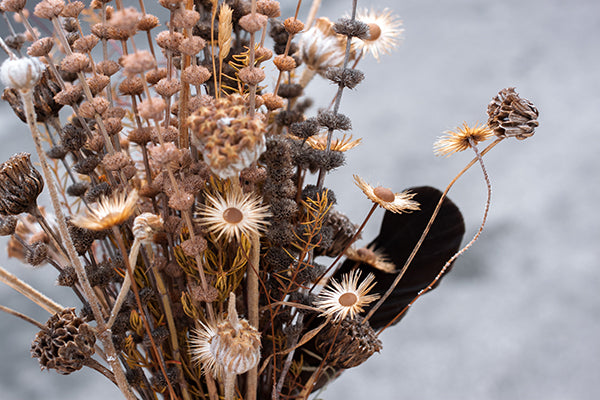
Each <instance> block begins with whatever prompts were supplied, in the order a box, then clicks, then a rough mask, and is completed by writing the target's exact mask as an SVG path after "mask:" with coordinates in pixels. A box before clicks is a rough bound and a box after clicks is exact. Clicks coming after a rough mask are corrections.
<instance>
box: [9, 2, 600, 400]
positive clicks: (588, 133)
mask: <svg viewBox="0 0 600 400" xmlns="http://www.w3.org/2000/svg"><path fill="white" fill-rule="evenodd" d="M284 3H288V2H287V1H286V2H284ZM289 3H290V4H286V5H285V7H286V10H287V11H288V14H287V15H289V13H291V12H292V11H293V7H294V4H295V2H293V3H294V4H291V3H292V2H291V1H290V2H289ZM324 3H325V4H324V5H323V7H322V9H321V13H320V14H321V15H324V16H328V17H329V18H330V19H332V20H335V19H337V18H338V17H339V16H340V15H342V14H344V13H346V12H347V10H349V7H350V1H349V0H348V1H338V0H335V1H333V0H329V1H325V2H324ZM308 7H309V2H307V3H306V5H303V8H302V12H301V19H302V18H304V17H305V16H306V14H307V12H308ZM359 7H373V8H376V9H383V8H386V7H388V8H390V9H393V10H394V12H395V13H396V14H398V15H399V16H400V18H401V19H402V20H403V21H404V29H405V32H404V35H403V36H404V40H403V43H402V44H401V46H400V47H399V48H398V49H397V50H396V51H394V52H393V54H391V55H387V56H383V57H382V59H381V62H379V63H377V62H376V61H374V60H373V59H371V58H369V57H367V58H365V59H364V60H363V61H361V63H360V65H359V69H361V70H362V71H363V72H365V74H366V79H365V80H364V81H363V83H362V84H361V85H359V86H358V87H357V88H356V89H355V90H353V91H351V92H345V93H344V96H343V98H342V102H341V109H340V111H341V112H343V113H345V114H347V115H349V116H350V117H351V118H352V122H353V130H352V133H353V135H354V136H355V137H362V138H363V144H362V145H361V146H359V147H358V148H356V149H353V150H351V151H350V152H349V153H347V154H348V159H347V165H346V166H345V167H343V168H341V169H340V170H339V171H336V172H334V173H333V174H331V175H330V176H329V177H328V178H327V180H326V185H328V186H329V187H330V188H332V189H333V190H334V191H335V193H336V197H337V199H338V205H337V207H338V209H339V210H341V211H342V212H345V213H346V214H348V215H349V216H350V217H351V219H352V220H353V221H354V222H356V223H360V222H361V221H362V218H364V216H365V215H366V213H367V211H368V209H369V207H370V203H369V201H368V200H367V199H366V198H365V197H364V196H363V195H362V194H361V192H360V191H359V190H358V189H357V188H356V187H355V185H354V184H353V183H352V174H359V175H360V176H362V177H363V178H365V179H366V180H367V181H368V182H370V183H371V184H374V185H382V186H387V187H391V188H393V189H394V190H396V191H399V190H401V189H403V188H407V187H410V186H415V185H431V186H436V187H438V188H440V189H443V188H444V187H445V186H446V184H447V183H448V182H449V181H450V180H451V179H452V178H453V176H454V174H455V173H456V172H458V171H459V170H460V169H461V168H462V167H463V166H464V165H465V164H466V163H467V162H468V161H470V159H471V157H472V155H471V154H467V153H461V154H457V155H454V156H452V157H450V158H436V157H435V156H434V155H433V152H432V144H433V142H434V141H435V139H436V138H437V137H438V136H440V135H441V134H442V133H443V131H445V130H448V129H454V128H455V127H456V126H459V125H461V124H462V122H463V121H466V122H467V123H469V124H472V123H474V122H476V121H479V122H482V123H483V122H485V121H486V120H487V116H486V107H487V104H488V102H489V101H490V100H491V98H492V97H494V96H495V95H496V93H497V92H498V91H499V90H500V89H502V88H504V87H510V86H514V87H516V89H517V92H519V93H520V94H521V96H522V97H524V98H527V99H529V100H531V101H532V102H533V103H534V104H535V105H536V106H537V108H538V109H539V110H540V117H539V122H540V126H539V128H538V129H537V131H536V134H535V135H534V136H533V137H532V138H529V139H527V140H525V141H517V140H512V139H511V140H505V141H503V142H502V143H501V144H500V145H499V146H497V147H496V148H495V149H494V150H493V151H492V152H490V153H489V155H487V156H486V157H485V161H486V165H487V168H488V172H489V175H490V178H491V181H492V185H493V197H492V207H491V211H490V215H489V219H488V224H487V228H486V230H485V231H484V233H483V235H482V236H481V238H480V240H479V242H478V243H477V244H476V245H475V246H474V247H473V248H472V249H471V250H469V251H468V252H467V253H466V254H465V255H464V256H463V257H462V258H460V259H459V260H458V261H457V262H456V264H455V266H454V269H453V271H452V273H450V274H449V275H448V276H447V277H446V278H445V279H444V281H443V282H442V284H441V285H440V286H439V287H438V288H437V289H436V290H435V291H433V292H431V293H430V294H428V295H426V296H424V297H423V298H422V299H420V300H419V301H418V302H417V303H416V304H415V305H414V306H413V307H412V309H411V311H410V312H409V313H408V315H407V316H406V318H404V319H403V320H402V322H401V323H400V324H398V325H396V326H395V327H393V328H391V329H389V330H387V331H386V332H385V333H384V334H383V335H382V340H383V350H382V352H381V353H380V354H376V355H374V356H373V357H372V358H371V359H370V360H369V361H367V362H366V363H365V364H363V365H361V366H360V367H358V368H356V369H353V370H349V371H347V372H345V373H344V374H343V375H342V377H341V378H339V379H338V380H337V381H335V382H334V383H333V384H331V385H330V386H329V387H328V388H327V389H326V390H325V391H323V392H322V393H320V394H319V397H320V398H323V399H330V400H338V399H368V398H381V399H392V398H399V399H402V398H412V399H423V400H439V399H446V400H453V399H461V400H470V399H478V400H479V399H490V400H495V399H528V398H538V399H545V400H553V399H580V400H587V399H590V400H592V399H594V400H595V399H598V398H599V397H600V384H599V383H598V377H600V342H599V338H600V296H599V295H598V288H599V287H600V262H599V260H600V246H599V244H600V214H599V213H598V211H597V209H598V206H597V205H598V199H599V198H600V185H599V181H598V179H599V175H600V161H599V156H598V154H599V152H600V144H599V141H598V136H599V135H600V132H599V130H600V129H599V128H598V123H597V116H598V114H599V112H600V73H599V71H600V70H599V67H598V65H600V51H599V50H600V47H599V45H598V38H599V37H600V18H599V16H600V2H598V1H596V0H573V1H569V2H564V1H560V0H506V1H501V2H500V1H499V2H482V1H479V0H447V1H444V2H440V1H434V0H404V1H393V0H386V1H377V2H375V1H359ZM284 12H285V10H284ZM284 15H286V14H285V13H284ZM163 22H164V21H163ZM334 90H335V88H334V87H333V86H331V85H330V84H329V83H328V82H326V81H324V80H323V79H322V78H319V77H317V78H315V80H314V81H313V82H312V83H311V85H310V90H308V91H307V93H308V95H309V96H312V97H313V98H314V100H315V106H314V107H313V109H312V112H313V113H316V108H317V107H323V106H326V105H327V104H328V103H329V102H330V100H331V98H332V96H333V94H334ZM0 126H1V127H2V129H0V141H1V143H2V145H1V146H0V160H1V161H5V160H6V159H8V157H9V156H10V155H12V154H13V153H16V152H20V151H30V152H33V144H32V141H31V136H30V135H29V132H28V130H27V128H26V126H25V124H23V123H21V122H20V121H18V120H17V119H16V117H15V116H14V115H13V114H12V111H10V110H9V109H8V107H7V105H6V104H4V103H3V104H1V105H0ZM485 194H486V189H485V184H484V182H483V179H482V174H481V171H480V170H478V169H477V168H473V169H472V170H471V171H470V172H469V173H467V174H466V175H465V176H464V178H463V179H461V180H460V181H459V183H458V184H457V185H456V186H455V188H454V189H453V190H452V191H451V192H450V197H451V198H452V199H453V200H454V201H455V202H456V203H457V204H458V205H459V207H460V208H461V210H462V212H463V214H464V217H465V222H466V226H467V234H466V236H465V242H466V241H468V240H469V239H470V237H472V236H473V234H474V233H475V232H476V230H477V228H478V225H479V223H480V220H481V217H482V214H483V208H484V202H485ZM381 216H382V213H378V214H376V215H375V217H374V218H373V219H372V220H371V221H372V222H371V223H370V224H369V225H368V226H367V229H366V231H365V233H364V234H363V238H364V240H363V242H364V243H368V242H369V241H370V240H371V239H372V238H373V237H374V236H375V235H376V234H377V232H378V229H379V226H378V225H379V221H380V219H381ZM5 243H6V242H5V241H2V242H1V243H0V245H2V246H5ZM0 264H1V265H2V266H4V267H5V268H7V269H9V270H10V271H12V272H13V273H15V274H17V275H18V276H20V277H21V278H23V279H24V280H26V281H27V282H29V283H31V284H32V285H33V286H35V287H37V288H39V289H40V290H42V291H43V292H44V293H46V294H48V295H49V296H51V297H52V298H54V299H55V300H57V301H58V302H60V303H62V304H63V305H78V304H79V303H78V302H77V301H76V300H75V299H74V298H73V297H72V296H70V295H69V293H68V291H67V290H66V289H63V288H60V287H56V286H54V280H55V278H56V276H55V273H54V270H53V269H51V268H49V267H47V268H42V269H35V270H34V269H32V268H31V267H29V266H23V265H21V264H20V263H18V262H16V261H14V260H8V259H6V256H4V255H3V256H1V257H0ZM0 304H2V305H5V306H8V307H11V308H14V309H17V310H19V311H22V312H24V313H26V314H28V315H30V316H32V317H34V318H36V319H37V320H39V321H45V320H46V319H47V318H48V314H45V311H43V310H41V309H38V308H37V306H35V305H33V304H31V303H29V302H28V301H27V300H26V299H24V298H23V297H21V296H20V295H18V294H16V293H15V292H13V291H12V290H11V289H9V288H7V287H0ZM35 333H36V329H35V328H32V326H30V325H28V324H26V323H25V322H22V321H21V320H18V319H16V318H14V317H11V316H9V315H6V314H0V338H1V340H0V360H1V361H0V393H1V395H0V397H1V398H2V399H4V400H21V399H44V400H55V399H64V398H70V399H83V398H85V399H87V400H96V399H104V398H119V392H118V391H117V390H116V388H114V387H113V386H112V384H110V383H109V382H108V381H107V380H106V379H105V378H104V377H101V376H100V375H98V374H97V373H95V372H93V371H80V372H78V373H75V374H73V375H72V376H68V377H64V376H60V375H58V374H56V373H54V372H47V371H44V372H40V371H39V367H38V363H37V361H36V360H35V359H30V358H29V346H30V343H31V341H32V339H33V337H34V336H35Z"/></svg>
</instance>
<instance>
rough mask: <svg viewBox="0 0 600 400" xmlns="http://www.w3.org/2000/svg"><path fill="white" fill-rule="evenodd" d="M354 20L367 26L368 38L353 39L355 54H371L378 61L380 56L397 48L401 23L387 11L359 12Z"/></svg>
mask: <svg viewBox="0 0 600 400" xmlns="http://www.w3.org/2000/svg"><path fill="white" fill-rule="evenodd" d="M356 19H358V20H359V21H361V22H364V23H365V24H367V25H368V26H369V36H368V37H366V38H364V39H358V38H356V39H354V40H353V41H352V45H353V46H355V48H356V50H357V52H362V54H363V55H364V54H366V53H371V55H372V56H373V57H374V58H375V59H376V60H377V61H379V56H380V55H381V54H389V53H390V52H391V51H392V50H393V49H394V48H395V47H396V46H398V42H399V38H400V35H401V34H402V32H404V29H402V21H400V20H399V19H398V18H397V16H395V15H393V14H392V12H391V11H390V10H388V9H384V10H383V11H375V10H366V9H365V10H361V11H359V12H358V13H357V15H356Z"/></svg>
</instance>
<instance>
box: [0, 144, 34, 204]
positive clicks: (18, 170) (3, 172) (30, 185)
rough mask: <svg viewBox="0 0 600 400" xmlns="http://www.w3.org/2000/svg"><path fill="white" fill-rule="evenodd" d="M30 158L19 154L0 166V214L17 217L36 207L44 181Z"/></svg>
mask: <svg viewBox="0 0 600 400" xmlns="http://www.w3.org/2000/svg"><path fill="white" fill-rule="evenodd" d="M30 157H31V154H29V153H19V154H15V155H13V156H12V157H11V158H9V159H8V161H6V162H3V163H2V164H0V214H2V215H17V214H20V213H22V212H25V211H30V210H31V209H32V208H33V207H35V206H36V203H37V198H38V196H39V195H40V193H41V192H42V189H43V188H44V181H43V179H42V175H41V174H40V173H39V172H38V171H37V170H36V169H35V168H33V165H31V160H30Z"/></svg>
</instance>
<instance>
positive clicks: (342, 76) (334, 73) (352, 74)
mask: <svg viewBox="0 0 600 400" xmlns="http://www.w3.org/2000/svg"><path fill="white" fill-rule="evenodd" d="M325 77H326V78H327V79H329V80H330V81H332V82H333V83H336V84H338V85H341V86H343V87H347V88H348V89H354V88H355V87H356V86H357V85H358V84H359V83H360V82H362V80H363V79H364V78H365V74H363V73H362V72H361V71H359V70H357V69H351V68H341V67H332V68H329V69H328V70H327V71H326V72H325Z"/></svg>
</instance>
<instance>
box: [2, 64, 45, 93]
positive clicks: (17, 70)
mask: <svg viewBox="0 0 600 400" xmlns="http://www.w3.org/2000/svg"><path fill="white" fill-rule="evenodd" d="M45 70H46V66H45V65H44V63H42V62H41V61H40V59H39V58H37V57H23V58H9V59H8V60H5V61H4V62H3V63H2V66H1V67H0V79H2V83H4V85H5V86H7V87H9V88H12V89H17V90H20V91H27V90H30V89H32V88H33V87H34V86H35V84H36V83H37V82H38V81H39V80H40V78H41V77H42V74H43V73H44V71H45Z"/></svg>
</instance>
